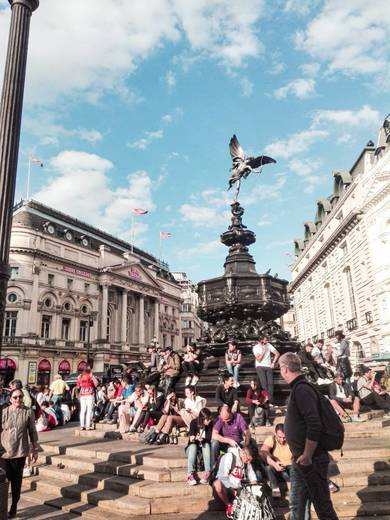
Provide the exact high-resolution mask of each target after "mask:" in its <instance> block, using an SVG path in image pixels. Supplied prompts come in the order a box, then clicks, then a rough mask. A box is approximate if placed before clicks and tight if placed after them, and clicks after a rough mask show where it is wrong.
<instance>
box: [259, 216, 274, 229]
mask: <svg viewBox="0 0 390 520" xmlns="http://www.w3.org/2000/svg"><path fill="white" fill-rule="evenodd" d="M270 224H272V220H271V219H270V216H269V215H268V214H267V213H265V214H264V215H262V216H261V217H260V220H259V221H258V222H256V226H258V227H264V226H269V225H270Z"/></svg>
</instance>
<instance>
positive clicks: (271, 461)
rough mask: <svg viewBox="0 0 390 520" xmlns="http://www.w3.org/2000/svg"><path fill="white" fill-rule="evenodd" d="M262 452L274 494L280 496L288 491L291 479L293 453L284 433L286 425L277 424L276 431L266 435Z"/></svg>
mask: <svg viewBox="0 0 390 520" xmlns="http://www.w3.org/2000/svg"><path fill="white" fill-rule="evenodd" d="M260 453H261V455H262V456H263V458H264V461H265V462H266V463H267V466H266V467H265V471H266V473H267V477H268V480H269V482H270V484H271V488H272V496H273V497H280V496H282V494H283V495H285V494H286V493H287V484H286V482H289V481H290V471H291V464H292V453H291V451H290V448H289V447H288V444H287V441H286V436H285V434H284V425H283V424H282V423H279V424H277V425H276V426H275V433H274V434H273V435H270V436H269V437H266V439H265V441H264V443H263V445H262V447H261V448H260Z"/></svg>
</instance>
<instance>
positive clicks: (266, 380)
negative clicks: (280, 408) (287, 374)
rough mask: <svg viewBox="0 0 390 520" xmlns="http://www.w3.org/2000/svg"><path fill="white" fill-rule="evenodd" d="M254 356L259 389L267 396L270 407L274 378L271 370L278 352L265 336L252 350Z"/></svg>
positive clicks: (261, 337)
mask: <svg viewBox="0 0 390 520" xmlns="http://www.w3.org/2000/svg"><path fill="white" fill-rule="evenodd" d="M252 352H253V355H254V356H255V359H256V361H255V366H256V372H257V378H258V380H259V385H260V387H261V388H262V389H263V390H265V391H266V392H267V394H268V400H269V404H270V406H272V404H273V401H274V376H273V369H274V367H275V365H276V362H277V361H278V359H279V356H280V354H279V352H278V351H277V350H276V348H275V347H274V346H273V345H271V343H269V342H268V338H267V336H260V339H259V341H258V343H256V345H254V347H253V349H252Z"/></svg>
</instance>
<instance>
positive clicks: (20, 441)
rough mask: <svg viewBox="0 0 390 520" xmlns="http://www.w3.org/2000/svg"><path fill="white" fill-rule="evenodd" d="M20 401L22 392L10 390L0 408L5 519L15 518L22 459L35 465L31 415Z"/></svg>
mask: <svg viewBox="0 0 390 520" xmlns="http://www.w3.org/2000/svg"><path fill="white" fill-rule="evenodd" d="M23 398H24V396H23V392H22V390H20V389H18V388H14V389H13V390H11V392H10V405H9V406H7V407H6V408H4V409H3V410H2V414H1V439H0V445H1V447H2V451H3V453H2V455H1V459H0V461H1V466H2V467H3V469H4V470H5V472H6V476H7V480H8V482H9V483H10V484H11V492H12V504H11V508H10V510H9V514H8V518H15V517H16V509H17V505H18V502H19V498H20V491H21V488H22V480H23V468H24V465H25V462H26V458H27V457H28V456H31V459H32V461H33V462H35V461H36V460H37V457H38V434H37V430H36V428H35V416H34V412H33V411H32V410H31V409H29V408H27V407H26V406H24V405H23ZM30 443H31V450H30Z"/></svg>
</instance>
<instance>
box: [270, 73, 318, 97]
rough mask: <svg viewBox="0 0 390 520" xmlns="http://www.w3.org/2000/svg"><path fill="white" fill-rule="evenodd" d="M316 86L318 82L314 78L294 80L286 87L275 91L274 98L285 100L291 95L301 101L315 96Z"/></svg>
mask: <svg viewBox="0 0 390 520" xmlns="http://www.w3.org/2000/svg"><path fill="white" fill-rule="evenodd" d="M315 85H316V82H315V81H314V79H312V78H298V79H294V80H293V81H290V82H289V83H287V85H285V86H284V87H280V88H278V89H277V90H275V91H274V97H275V98H276V99H283V98H286V97H287V96H288V95H289V94H291V95H293V96H295V97H297V98H299V99H306V98H309V97H311V96H313V95H314V94H315Z"/></svg>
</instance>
